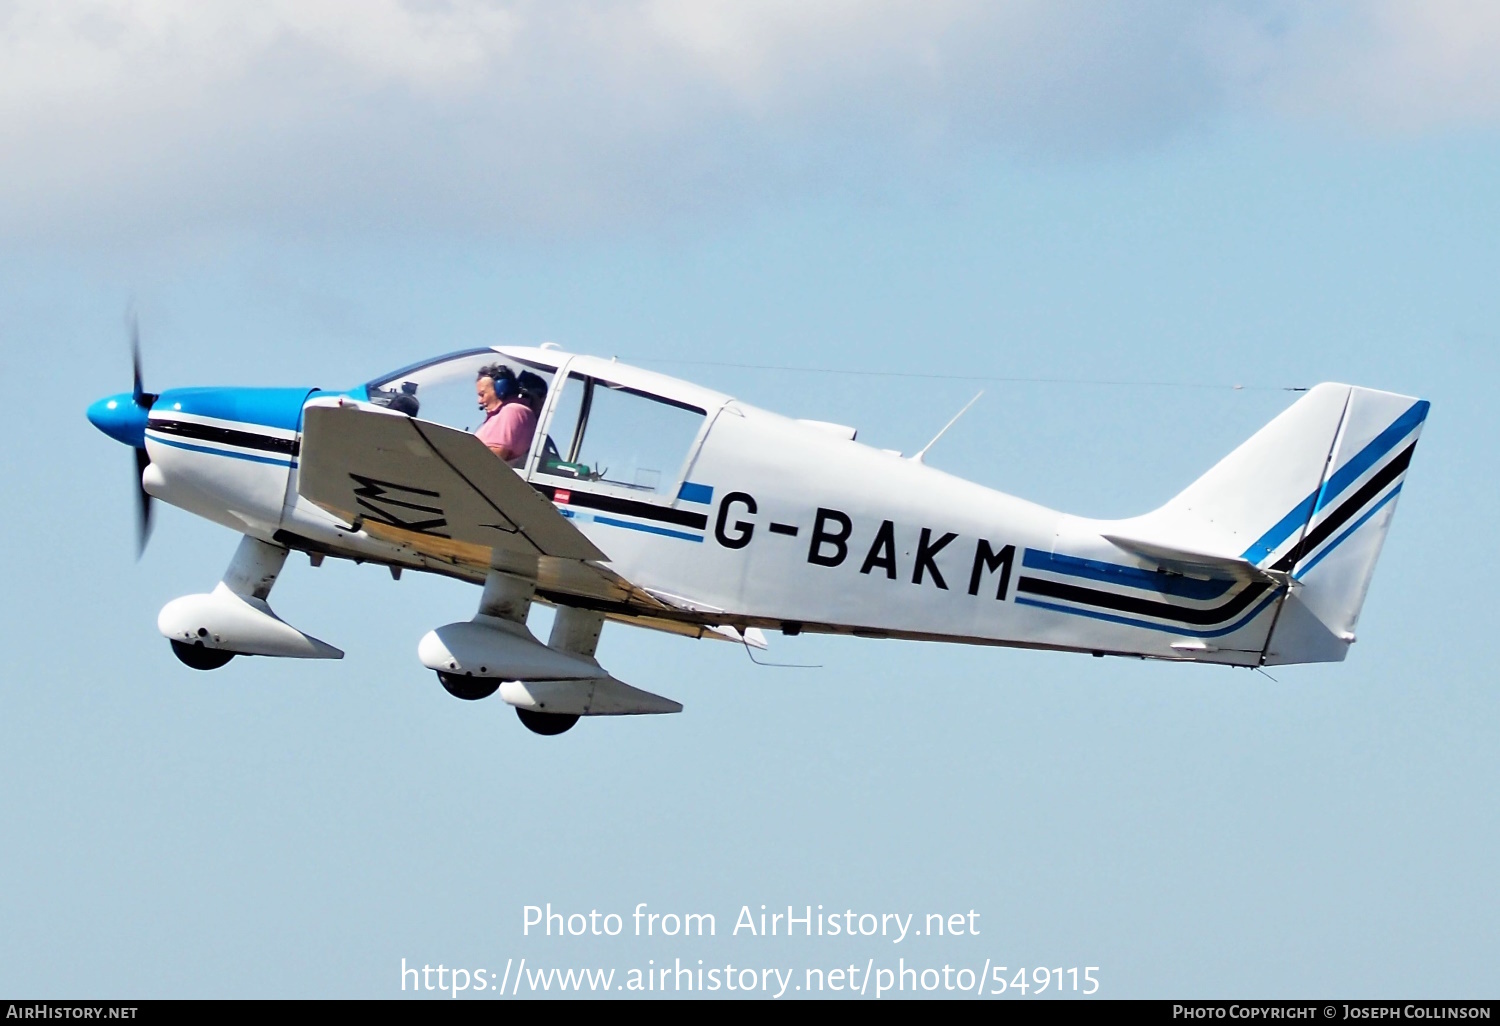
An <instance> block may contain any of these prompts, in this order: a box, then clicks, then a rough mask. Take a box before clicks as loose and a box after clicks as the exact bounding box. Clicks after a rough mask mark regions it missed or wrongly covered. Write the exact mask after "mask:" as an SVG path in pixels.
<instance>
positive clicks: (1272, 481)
mask: <svg viewBox="0 0 1500 1026" xmlns="http://www.w3.org/2000/svg"><path fill="white" fill-rule="evenodd" d="M1427 410H1428V403H1427V402H1426V400H1420V399H1413V398H1411V397H1409V396H1403V395H1396V394H1394V393H1391V392H1378V391H1375V390H1373V389H1368V388H1358V387H1354V386H1350V385H1336V384H1323V385H1319V386H1317V387H1316V388H1314V389H1312V390H1311V391H1309V392H1308V393H1307V395H1305V396H1303V397H1302V398H1301V399H1300V400H1299V401H1298V402H1296V403H1295V404H1293V405H1292V406H1291V407H1290V408H1289V409H1287V410H1286V411H1285V412H1284V413H1282V414H1281V415H1280V416H1279V417H1277V418H1276V419H1275V420H1273V421H1271V423H1269V424H1267V425H1266V426H1265V427H1264V428H1262V429H1261V430H1260V431H1258V432H1256V434H1255V435H1253V436H1252V437H1251V438H1250V439H1249V441H1247V442H1245V443H1244V444H1243V445H1241V446H1240V447H1239V448H1238V449H1235V450H1234V451H1233V452H1232V453H1230V454H1229V455H1228V456H1226V457H1225V458H1224V459H1223V460H1221V461H1219V463H1218V464H1217V465H1216V466H1214V467H1213V469H1211V470H1210V471H1209V472H1208V473H1206V474H1204V475H1203V476H1202V477H1201V478H1199V479H1198V480H1197V481H1194V482H1193V483H1192V484H1191V485H1189V486H1188V487H1187V489H1186V490H1184V491H1183V492H1182V493H1181V494H1180V495H1178V496H1177V497H1176V498H1174V499H1172V500H1171V501H1170V502H1168V503H1167V504H1166V505H1165V506H1163V507H1162V508H1161V509H1158V510H1156V511H1155V512H1153V513H1150V514H1147V515H1146V516H1145V517H1142V518H1140V520H1139V521H1137V522H1136V523H1137V524H1139V529H1140V530H1144V531H1146V532H1147V533H1148V534H1149V535H1150V536H1151V537H1155V538H1173V539H1175V540H1176V542H1177V544H1179V545H1181V546H1182V547H1184V548H1189V549H1195V550H1198V551H1203V552H1214V553H1219V554H1222V555H1224V556H1238V557H1240V558H1242V559H1244V560H1245V561H1246V562H1248V563H1251V564H1254V565H1255V566H1256V567H1258V568H1260V569H1261V570H1265V571H1269V572H1271V573H1272V574H1275V575H1277V576H1280V575H1286V578H1285V579H1286V580H1287V581H1288V583H1289V591H1288V593H1287V595H1286V597H1285V599H1284V601H1283V602H1282V606H1281V609H1280V611H1279V613H1278V615H1277V619H1276V625H1275V627H1274V629H1273V630H1272V632H1271V635H1270V638H1269V641H1268V643H1267V646H1266V650H1265V653H1264V661H1265V662H1266V663H1300V662H1327V661H1336V660H1340V659H1343V658H1344V655H1345V653H1346V652H1347V650H1348V646H1349V644H1350V643H1351V642H1353V640H1354V627H1355V623H1356V621H1357V620H1358V619H1359V611H1360V607H1361V606H1362V605H1363V604H1364V600H1365V593H1366V591H1367V590H1368V589H1369V586H1370V578H1371V576H1372V575H1373V574H1374V570H1375V561H1376V560H1377V559H1378V558H1379V556H1380V548H1381V544H1382V543H1383V542H1384V541H1385V534H1386V530H1387V529H1388V528H1389V527H1390V522H1391V517H1392V515H1393V514H1394V513H1395V509H1396V497H1397V495H1398V494H1399V493H1400V491H1401V485H1402V482H1403V480H1404V478H1405V476H1406V469H1407V466H1408V465H1409V464H1410V462H1411V457H1412V452H1413V450H1414V449H1415V448H1416V443H1417V436H1418V435H1419V434H1420V433H1421V430H1422V423H1423V421H1424V420H1425V419H1426V417H1427Z"/></svg>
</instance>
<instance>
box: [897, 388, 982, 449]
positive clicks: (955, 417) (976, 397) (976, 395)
mask: <svg viewBox="0 0 1500 1026" xmlns="http://www.w3.org/2000/svg"><path fill="white" fill-rule="evenodd" d="M982 395H984V389H982V388H981V389H980V390H979V391H978V392H976V393H974V398H972V399H970V400H969V401H968V402H966V403H964V408H963V409H961V410H959V411H958V412H957V413H955V414H954V415H953V419H952V420H950V421H948V423H946V424H944V425H943V430H941V431H939V432H938V433H937V434H935V435H933V436H932V441H930V442H928V443H927V444H926V445H924V446H922V448H921V451H919V452H918V453H917V454H916V455H915V456H913V457H912V462H913V463H926V462H927V450H928V449H931V448H932V447H933V446H934V445H937V442H938V439H939V438H942V437H943V436H944V435H946V434H947V433H948V429H949V428H951V427H952V426H953V425H954V424H957V423H958V418H959V417H962V416H963V415H964V414H966V413H968V412H969V407H970V406H973V405H974V404H975V403H977V402H979V397H980V396H982Z"/></svg>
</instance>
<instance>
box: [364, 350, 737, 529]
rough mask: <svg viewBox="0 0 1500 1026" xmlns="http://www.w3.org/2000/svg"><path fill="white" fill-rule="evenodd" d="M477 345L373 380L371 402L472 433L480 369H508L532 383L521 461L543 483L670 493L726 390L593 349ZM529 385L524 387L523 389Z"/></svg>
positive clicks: (650, 495) (477, 416)
mask: <svg viewBox="0 0 1500 1026" xmlns="http://www.w3.org/2000/svg"><path fill="white" fill-rule="evenodd" d="M525 352H526V353H528V354H531V355H530V356H529V357H520V356H517V355H516V354H515V353H514V352H513V351H512V352H507V351H500V350H496V349H472V350H466V351H462V352H458V353H450V354H448V355H447V356H442V357H438V358H437V359H435V360H429V361H426V362H424V363H419V364H414V365H413V366H411V367H406V368H403V369H402V370H399V371H396V372H394V373H392V374H388V375H386V376H384V377H382V378H377V379H376V380H374V381H372V382H370V383H369V385H367V386H366V388H367V390H368V395H369V399H370V401H371V402H372V403H375V404H377V405H380V406H386V407H389V408H391V409H395V410H399V411H400V412H402V413H406V414H408V415H409V416H414V417H421V418H422V419H423V420H430V421H435V422H437V423H440V424H446V425H448V426H449V427H456V428H460V429H462V430H465V431H473V430H475V429H476V428H477V427H478V426H479V424H480V423H482V422H483V420H484V416H485V415H484V413H483V411H482V410H481V408H480V407H479V404H478V401H477V397H476V394H475V381H476V379H477V377H478V375H479V372H480V371H481V370H482V369H484V368H485V367H488V366H490V365H492V364H499V365H501V366H505V367H509V368H510V369H511V371H512V373H514V374H515V376H516V378H517V379H518V380H521V381H523V382H526V383H529V384H530V386H531V388H530V391H529V392H527V394H525V395H524V397H523V398H524V400H525V401H527V403H528V405H532V406H533V409H534V410H535V411H536V413H537V426H538V429H537V431H536V436H535V438H534V440H533V444H532V447H531V451H530V453H529V454H528V456H527V458H526V459H524V460H521V461H518V463H519V465H518V466H517V469H518V470H520V471H521V472H522V473H523V474H525V476H527V477H528V478H531V479H533V480H535V481H536V482H537V483H538V484H541V483H548V484H552V485H554V486H556V487H569V488H572V487H574V486H579V487H582V488H584V489H585V490H588V491H602V492H614V493H616V494H619V495H622V496H628V497H632V498H645V499H654V500H656V501H668V502H670V501H672V500H674V499H675V498H676V497H677V492H678V488H679V486H680V485H681V483H682V480H683V476H684V474H685V473H686V471H687V466H688V463H689V461H690V459H691V457H692V455H693V453H694V452H695V451H696V448H697V445H698V442H699V439H700V437H701V435H702V433H703V432H704V430H705V429H706V427H707V424H708V419H709V418H708V413H709V411H710V410H711V409H717V407H718V405H720V404H722V402H723V401H724V400H725V399H726V398H727V397H723V396H718V395H717V394H716V393H710V392H707V391H706V390H703V389H698V388H697V387H696V386H693V385H690V384H688V383H687V382H677V381H674V380H673V379H671V378H665V377H662V376H661V375H657V374H652V373H650V372H648V371H641V370H638V369H636V368H632V367H627V366H624V365H620V364H615V363H612V362H609V361H604V360H599V359H596V358H593V357H577V356H569V355H567V354H564V353H560V352H559V353H558V354H557V357H556V359H555V360H554V361H552V362H547V361H546V360H545V358H546V357H548V356H550V354H551V352H552V351H551V350H525ZM523 391H525V389H524V388H523Z"/></svg>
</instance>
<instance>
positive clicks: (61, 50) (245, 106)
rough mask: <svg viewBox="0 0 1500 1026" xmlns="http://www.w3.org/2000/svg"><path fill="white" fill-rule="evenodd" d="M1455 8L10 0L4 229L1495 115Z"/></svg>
mask: <svg viewBox="0 0 1500 1026" xmlns="http://www.w3.org/2000/svg"><path fill="white" fill-rule="evenodd" d="M1497 68H1500V13H1497V11H1496V9H1494V8H1492V7H1491V6H1490V5H1488V4H1485V3H1478V2H1466V0H1427V2H1424V3H1410V4H1402V3H1396V2H1394V0H1382V2H1378V3H1374V4H1368V3H1366V4H1354V3H1352V2H1350V3H1345V4H1333V3H1330V4H1325V5H1317V6H1311V7H1308V6H1302V5H1293V4H1290V3H1282V2H1271V0H1266V2H1253V0H1203V2H1170V0H1145V2H1141V3H1135V4H1131V5H1121V4H1099V3H1096V2H1083V0H821V2H809V0H797V2H792V0H760V2H745V0H599V2H589V0H571V2H570V0H515V2H505V3H501V2H485V0H216V2H215V3H212V4H203V3H200V2H197V0H72V2H70V3H66V4H60V3H57V2H55V0H0V147H3V149H4V152H5V153H6V155H7V157H6V160H5V161H3V162H0V227H3V228H6V229H8V230H10V231H13V232H14V231H37V230H45V231H64V232H66V231H92V230H94V229H96V228H98V227H99V226H106V227H127V228H128V227H130V226H136V227H140V226H154V227H155V228H156V229H157V230H162V229H165V230H176V229H182V230H203V229H211V230H217V229H233V228H235V227H253V226H262V225H266V224H268V223H269V224H281V225H283V226H286V227H287V228H289V229H293V228H295V229H300V230H314V231H315V230H318V229H319V228H320V227H324V226H338V227H343V228H349V227H356V228H358V227H383V226H391V227H397V228H402V229H411V228H413V227H416V226H425V227H428V228H435V229H437V230H446V229H460V228H461V229H476V230H496V229H505V228H515V227H521V228H528V229H531V230H539V231H569V230H578V229H584V230H587V229H589V228H591V227H598V226H599V225H601V224H609V223H614V222H619V221H627V222H628V221H634V220H639V219H653V218H658V217H660V216H662V215H663V214H666V213H670V212H678V213H680V212H683V211H688V212H692V211H695V210H699V209H705V208H707V209H717V208H721V207H723V206H724V205H726V204H728V205H734V204H738V203H743V202H745V201H746V200H747V199H754V198H757V197H764V196H766V195H768V194H775V193H778V192H790V193H798V192H803V191H806V190H809V189H823V188H843V187H849V186H850V185H851V183H852V184H853V185H854V186H855V187H859V186H860V185H861V184H862V183H863V184H872V183H873V184H876V185H878V184H879V183H880V182H881V181H885V180H890V179H897V180H899V179H901V177H902V176H904V175H909V174H925V173H931V172H932V169H934V168H941V167H944V166H954V165H962V163H963V162H964V161H966V160H969V159H971V158H972V157H974V156H975V155H977V154H993V153H1001V154H1007V153H1008V154H1016V155H1021V156H1023V157H1026V158H1028V159H1044V160H1047V159H1064V160H1077V159H1090V158H1092V157H1095V156H1098V155H1100V154H1109V153H1114V152H1119V151H1121V150H1131V149H1138V148H1141V147H1146V146H1150V145H1153V144H1155V143H1157V142H1159V141H1160V140H1163V139H1167V138H1170V137H1172V136H1174V135H1176V134H1178V133H1181V132H1183V131H1185V130H1189V129H1191V128H1192V127H1194V126H1196V125H1201V124H1204V123H1207V122H1209V121H1211V120H1212V119H1214V118H1216V117H1219V116H1222V115H1223V113H1224V112H1226V111H1229V110H1239V111H1250V112H1252V113H1254V114H1256V115H1263V116H1270V117H1276V118H1293V119H1304V120H1312V121H1326V122H1331V123H1334V124H1339V125H1345V126H1348V127H1350V128H1352V129H1354V130H1357V131H1362V132H1374V133H1388V132H1401V133H1411V132H1422V131H1428V130H1433V129H1447V128H1451V127H1455V126H1458V127H1463V126H1473V125H1481V126H1485V127H1488V126H1490V125H1492V124H1493V123H1494V121H1495V120H1496V117H1497V114H1500V111H1497V109H1496V108H1497V105H1500V104H1497V99H1496V98H1497V97H1500V88H1497V86H1500V82H1497V81H1496V79H1497V77H1500V72H1497V71H1496V69H1497Z"/></svg>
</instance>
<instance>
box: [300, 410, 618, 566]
mask: <svg viewBox="0 0 1500 1026" xmlns="http://www.w3.org/2000/svg"><path fill="white" fill-rule="evenodd" d="M297 489H298V491H299V492H301V493H302V495H303V496H304V497H305V498H307V499H308V500H309V501H310V502H313V503H315V504H317V505H318V506H321V507H322V508H323V509H326V510H328V511H329V512H330V513H332V514H334V515H335V516H338V517H343V518H344V519H346V520H348V521H349V522H350V523H355V522H356V521H357V522H359V523H360V524H361V525H362V526H363V528H364V529H365V530H366V531H368V532H369V533H370V534H371V535H374V536H376V537H380V538H385V539H387V540H390V541H395V542H399V543H400V544H403V545H407V546H410V547H411V548H412V549H413V550H415V551H417V552H419V553H422V554H423V555H426V556H433V557H437V558H440V559H450V560H454V561H461V562H466V563H469V564H478V565H480V566H483V565H486V564H488V565H501V564H502V563H505V562H509V561H510V560H508V559H507V558H506V557H511V558H512V559H514V558H517V557H519V558H520V559H521V560H529V559H534V558H536V557H553V558H555V559H560V560H604V559H607V558H608V557H606V556H605V554H604V553H603V552H601V551H599V549H598V548H597V547H596V546H595V545H594V543H593V542H591V541H589V540H588V538H586V537H584V535H583V533H582V532H580V531H579V530H578V529H577V528H576V527H574V526H573V525H572V524H570V523H568V520H567V518H566V517H564V516H563V515H562V514H561V513H559V512H558V511H557V509H556V508H555V507H554V506H553V505H552V503H550V502H548V501H547V500H546V499H545V498H543V497H542V496H541V495H539V494H538V493H537V492H536V490H535V489H533V488H532V487H531V486H530V485H528V484H527V483H526V482H525V481H524V480H522V478H521V477H520V475H518V474H517V473H516V472H515V471H514V470H512V469H511V468H510V467H508V466H506V465H505V463H504V462H502V461H501V460H499V459H497V458H496V457H495V454H494V453H492V452H491V451H490V450H489V449H488V448H486V447H485V445H484V443H483V442H481V441H480V440H479V439H478V438H476V437H475V436H473V435H471V434H469V433H468V432H465V431H458V430H455V429H453V428H450V427H444V426H442V425H441V424H434V423H431V422H430V421H424V420H417V419H415V418H412V417H407V416H405V415H404V414H400V413H391V412H387V411H385V410H379V409H372V408H369V407H362V406H359V405H355V404H352V403H349V402H348V401H347V400H345V401H337V400H333V401H324V402H318V401H317V400H314V402H313V403H311V404H309V405H308V406H307V408H306V410H305V411H304V413H303V426H302V450H301V455H300V470H299V473H298V480H297Z"/></svg>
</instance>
